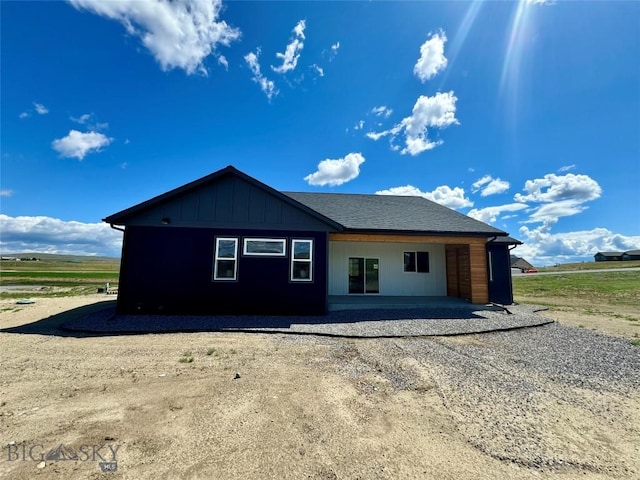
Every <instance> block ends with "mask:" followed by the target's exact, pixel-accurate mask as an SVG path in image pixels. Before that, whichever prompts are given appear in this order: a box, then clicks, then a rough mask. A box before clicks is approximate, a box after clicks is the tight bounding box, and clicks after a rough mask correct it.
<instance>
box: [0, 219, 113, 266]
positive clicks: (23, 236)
mask: <svg viewBox="0 0 640 480" xmlns="http://www.w3.org/2000/svg"><path fill="white" fill-rule="evenodd" d="M0 232H1V236H0V247H1V249H2V252H3V254H5V253H26V252H39V253H59V254H76V255H107V256H119V255H120V252H121V249H122V233H121V232H119V231H117V230H114V229H112V228H110V227H109V225H107V224H106V223H102V222H101V223H82V222H75V221H63V220H60V219H58V218H51V217H43V216H39V217H9V216H7V215H3V214H0Z"/></svg>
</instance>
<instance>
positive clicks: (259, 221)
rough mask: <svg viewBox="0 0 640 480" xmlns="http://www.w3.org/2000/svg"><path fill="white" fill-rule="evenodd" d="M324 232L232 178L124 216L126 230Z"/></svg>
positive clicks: (293, 208)
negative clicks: (146, 228)
mask: <svg viewBox="0 0 640 480" xmlns="http://www.w3.org/2000/svg"><path fill="white" fill-rule="evenodd" d="M163 221H164V223H165V224H169V225H171V227H187V228H245V229H254V230H255V229H265V230H292V229H295V230H308V231H327V230H330V227H328V226H327V224H326V223H324V222H322V221H321V220H319V219H318V218H315V217H313V216H312V215H311V214H309V213H306V212H304V211H302V210H301V209H300V208H297V207H296V206H295V205H293V204H291V203H288V202H286V201H283V199H281V198H278V197H277V196H276V195H273V194H271V193H270V192H268V191H265V190H264V189H261V188H258V187H256V186H255V185H252V184H251V183H249V182H247V181H246V180H243V179H242V178H237V177H233V176H227V177H223V178H220V179H217V180H216V181H214V182H211V183H209V184H207V185H203V186H201V187H199V188H197V189H195V190H193V191H189V192H185V193H184V194H181V195H178V196H176V197H175V198H171V199H170V200H167V201H163V202H159V203H158V204H156V205H152V206H150V207H149V208H146V209H144V210H142V211H140V212H136V213H133V214H131V215H130V216H126V217H125V219H124V220H122V222H121V223H118V224H124V225H127V226H139V227H155V226H162V225H163Z"/></svg>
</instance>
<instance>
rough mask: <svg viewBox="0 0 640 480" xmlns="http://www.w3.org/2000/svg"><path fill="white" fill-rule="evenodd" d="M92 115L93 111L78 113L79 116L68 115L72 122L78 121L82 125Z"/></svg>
mask: <svg viewBox="0 0 640 480" xmlns="http://www.w3.org/2000/svg"><path fill="white" fill-rule="evenodd" d="M92 116H93V113H85V114H83V115H80V116H79V117H69V119H70V120H71V121H72V122H76V123H79V124H80V125H84V124H85V123H87V122H88V121H89V120H91V117H92Z"/></svg>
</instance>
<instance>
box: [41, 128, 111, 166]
mask: <svg viewBox="0 0 640 480" xmlns="http://www.w3.org/2000/svg"><path fill="white" fill-rule="evenodd" d="M112 141H113V138H109V137H107V136H106V135H104V134H102V133H98V132H86V133H82V132H79V131H77V130H70V131H69V134H68V135H67V136H66V137H63V138H58V139H56V140H54V141H53V142H52V143H51V146H52V147H53V149H54V150H55V151H56V152H58V153H59V154H60V156H62V157H67V158H77V159H78V160H82V159H83V158H84V157H85V156H86V155H87V154H89V153H92V152H98V151H100V149H101V148H103V147H106V146H107V145H109V144H110V143H111V142H112Z"/></svg>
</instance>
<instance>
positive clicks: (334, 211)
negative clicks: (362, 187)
mask: <svg viewBox="0 0 640 480" xmlns="http://www.w3.org/2000/svg"><path fill="white" fill-rule="evenodd" d="M282 193H284V194H285V195H287V196H288V197H290V198H293V199H294V200H296V201H298V202H300V203H302V204H303V205H305V206H307V207H309V208H311V209H313V210H315V211H316V212H318V213H320V214H322V215H324V216H325V217H328V218H330V219H331V220H333V221H335V222H337V223H339V224H341V225H342V226H344V227H345V228H347V229H349V230H359V231H378V232H379V231H389V232H407V233H409V232H411V233H425V234H458V235H465V234H466V235H481V236H492V235H506V232H504V231H502V230H499V229H497V228H494V227H492V226H490V225H487V224H486V223H483V222H480V221H478V220H474V219H473V218H471V217H468V216H466V215H463V214H462V213H459V212H456V211H455V210H451V209H450V208H447V207H444V206H442V205H439V204H437V203H435V202H432V201H430V200H427V199H425V198H422V197H408V196H396V195H362V194H344V193H302V192H282Z"/></svg>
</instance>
